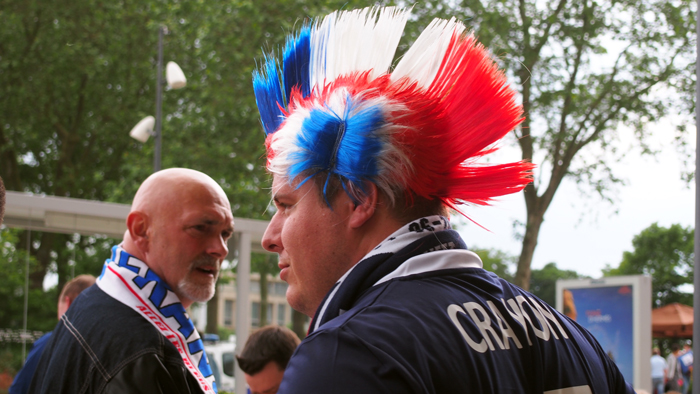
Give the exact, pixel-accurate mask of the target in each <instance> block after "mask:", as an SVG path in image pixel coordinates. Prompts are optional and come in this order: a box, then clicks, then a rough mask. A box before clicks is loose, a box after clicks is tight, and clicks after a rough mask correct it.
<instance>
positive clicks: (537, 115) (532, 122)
mask: <svg viewBox="0 0 700 394" xmlns="http://www.w3.org/2000/svg"><path fill="white" fill-rule="evenodd" d="M694 10H695V2H693V1H690V0H675V1H667V0H644V1H636V0H635V1H632V0H624V1H615V2H599V1H596V0H556V1H534V0H529V1H528V0H519V1H515V0H465V1H462V2H452V1H444V0H433V1H427V2H424V5H423V4H422V5H421V7H417V8H415V9H414V13H416V14H417V15H418V16H420V20H421V21H422V24H421V26H420V27H419V28H422V26H425V24H426V23H427V22H428V21H429V20H430V19H432V18H433V17H435V16H439V17H448V18H449V17H452V16H454V17H456V18H457V19H460V20H462V21H465V23H466V24H467V25H468V27H470V28H472V29H474V30H475V31H476V34H477V35H478V37H479V39H480V41H481V42H482V43H483V44H484V45H485V46H487V47H489V48H490V49H491V50H492V51H493V53H494V54H495V55H496V56H497V58H498V60H499V61H500V62H502V64H503V66H504V67H505V69H506V72H507V75H508V76H509V78H510V79H511V81H512V82H513V85H514V86H515V87H516V88H517V89H518V90H519V92H520V97H521V100H522V105H523V109H524V114H525V120H524V121H523V123H522V124H521V126H520V127H519V128H517V129H516V130H515V131H514V136H515V137H516V139H517V144H518V146H519V147H520V149H521V151H522V159H525V160H530V161H533V162H534V163H536V164H538V165H539V170H538V171H537V173H536V175H535V182H534V183H532V184H531V185H529V186H528V187H527V188H526V189H525V192H524V198H525V204H526V209H527V217H526V219H525V227H524V232H523V239H522V250H521V253H520V257H519V260H518V265H517V271H516V274H515V283H516V284H518V285H519V286H521V287H523V288H525V289H528V286H529V283H530V275H531V273H530V265H531V262H532V257H533V254H534V252H535V248H536V246H537V240H538V237H539V232H540V228H541V226H542V223H543V222H544V215H545V213H546V212H547V209H548V208H549V206H550V204H551V203H552V200H553V198H554V195H555V193H556V191H557V190H558V188H559V186H560V185H561V183H562V181H563V180H564V179H566V178H569V179H571V180H573V181H576V182H577V183H579V184H580V185H589V186H590V187H591V190H592V191H594V192H595V193H598V194H599V195H600V196H601V197H602V198H604V199H606V200H609V199H610V193H609V191H610V187H611V186H612V185H615V184H620V183H621V182H622V181H621V180H620V179H617V178H616V177H615V176H614V173H613V171H612V166H611V164H612V163H614V162H615V159H616V158H619V157H620V155H621V153H620V152H618V151H617V147H616V138H617V137H618V132H617V131H618V128H619V127H620V126H622V125H626V126H628V127H630V128H632V129H634V131H635V133H636V135H638V136H639V137H640V143H641V146H642V148H643V151H650V150H651V149H650V148H649V147H648V146H645V145H644V137H645V136H646V135H647V134H648V133H649V129H648V127H646V126H647V125H648V124H649V122H652V121H655V120H657V119H659V118H661V117H663V116H664V115H666V114H669V113H672V112H679V113H680V112H681V111H683V110H684V108H685V109H690V108H692V97H693V96H692V91H693V84H694V78H695V75H694V63H693V62H694V57H693V56H694V55H693V48H695V23H694V20H695V16H694V13H695V11H694ZM419 31H420V30H418V29H415V28H414V30H412V31H410V32H409V33H408V35H409V37H411V38H415V37H416V35H417V34H418V32H419ZM617 47H619V48H620V49H619V50H616V49H614V48H617ZM605 56H608V57H610V58H611V59H612V61H606V57H605ZM679 93H680V94H679ZM678 97H680V98H678ZM684 98H685V99H684ZM688 112H690V111H688ZM611 156H612V157H611Z"/></svg>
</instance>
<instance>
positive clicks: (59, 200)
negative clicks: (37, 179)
mask: <svg viewBox="0 0 700 394" xmlns="http://www.w3.org/2000/svg"><path fill="white" fill-rule="evenodd" d="M130 209H131V205H129V204H117V203H111V202H102V201H92V200H82V199H78V198H69V197H55V196H42V195H36V194H30V193H18V192H11V191H8V192H7V194H6V202H5V219H4V221H3V223H4V224H5V225H7V226H8V227H17V228H25V229H32V230H37V231H48V232H53V233H66V234H73V233H78V234H82V235H94V234H103V235H107V236H110V237H114V238H122V236H123V235H124V232H125V231H126V216H127V215H128V214H129V210H130ZM268 223H269V222H268V221H265V220H255V219H244V218H234V233H239V234H243V233H245V234H249V235H250V242H251V245H250V247H251V250H252V251H253V252H264V249H263V248H262V246H260V242H261V241H262V236H263V234H264V233H265V229H266V228H267V224H268ZM232 242H233V240H232V241H231V242H229V249H230V250H235V249H236V248H238V245H235V244H232Z"/></svg>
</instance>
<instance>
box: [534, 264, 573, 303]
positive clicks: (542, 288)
mask: <svg viewBox="0 0 700 394" xmlns="http://www.w3.org/2000/svg"><path fill="white" fill-rule="evenodd" d="M585 277H586V276H583V275H580V274H579V273H578V272H576V271H572V270H561V269H559V268H557V265H556V263H549V264H547V265H545V266H544V267H542V269H539V270H532V275H531V276H530V292H532V294H534V295H536V296H538V297H539V298H541V299H542V301H544V302H546V303H548V304H549V305H552V306H554V305H556V301H557V295H556V290H557V280H559V279H580V278H585Z"/></svg>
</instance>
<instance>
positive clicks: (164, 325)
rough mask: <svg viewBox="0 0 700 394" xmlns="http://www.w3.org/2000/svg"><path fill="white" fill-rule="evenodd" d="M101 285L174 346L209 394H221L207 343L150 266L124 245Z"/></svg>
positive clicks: (117, 250) (114, 249) (99, 281)
mask: <svg viewBox="0 0 700 394" xmlns="http://www.w3.org/2000/svg"><path fill="white" fill-rule="evenodd" d="M97 285H98V286H99V287H100V289H102V290H103V291H104V292H105V293H107V294H108V295H109V296H111V297H112V298H114V299H115V300H118V301H119V302H121V303H123V304H124V305H126V306H129V307H131V309H133V310H135V311H136V312H138V313H139V314H140V315H141V316H143V318H144V319H146V320H148V321H149V322H151V324H153V326H154V327H155V328H156V329H157V330H158V331H159V332H160V333H161V334H163V335H164V336H165V338H167V339H168V340H169V341H170V343H172V344H173V345H174V346H175V348H176V349H177V350H178V352H179V353H180V356H181V357H182V361H183V362H184V364H185V367H187V370H188V371H189V372H190V373H191V374H192V376H194V378H195V379H196V380H197V382H198V383H199V386H200V387H201V388H202V391H203V392H204V393H206V394H211V393H217V389H216V382H215V381H214V374H213V373H212V370H211V367H210V366H209V362H208V361H207V356H206V354H205V352H204V343H202V340H201V339H200V338H199V333H198V332H197V330H196V329H195V328H194V324H192V320H190V317H189V315H188V314H187V312H186V311H185V308H184V307H183V306H182V304H181V303H180V299H179V298H178V297H177V295H175V293H173V291H172V290H171V289H170V287H169V286H168V285H167V284H166V283H165V282H164V281H163V280H161V279H160V278H159V277H158V276H157V275H156V274H155V273H154V272H153V271H151V270H150V269H149V268H148V265H146V263H144V262H143V261H141V260H139V259H137V258H136V257H134V256H131V255H130V254H128V253H127V252H126V251H124V249H122V248H121V247H120V246H114V247H112V256H111V258H109V259H107V261H105V264H104V266H103V268H102V273H101V274H100V277H99V278H98V279H97Z"/></svg>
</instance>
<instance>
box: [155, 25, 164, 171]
mask: <svg viewBox="0 0 700 394" xmlns="http://www.w3.org/2000/svg"><path fill="white" fill-rule="evenodd" d="M164 30H165V27H163V26H161V27H160V29H158V82H157V85H156V128H155V134H154V135H153V138H155V140H156V149H155V155H154V157H153V172H158V171H160V144H161V138H162V134H161V131H160V129H161V124H162V123H163V122H162V117H163V113H162V112H163V34H164V33H165V32H164Z"/></svg>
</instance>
